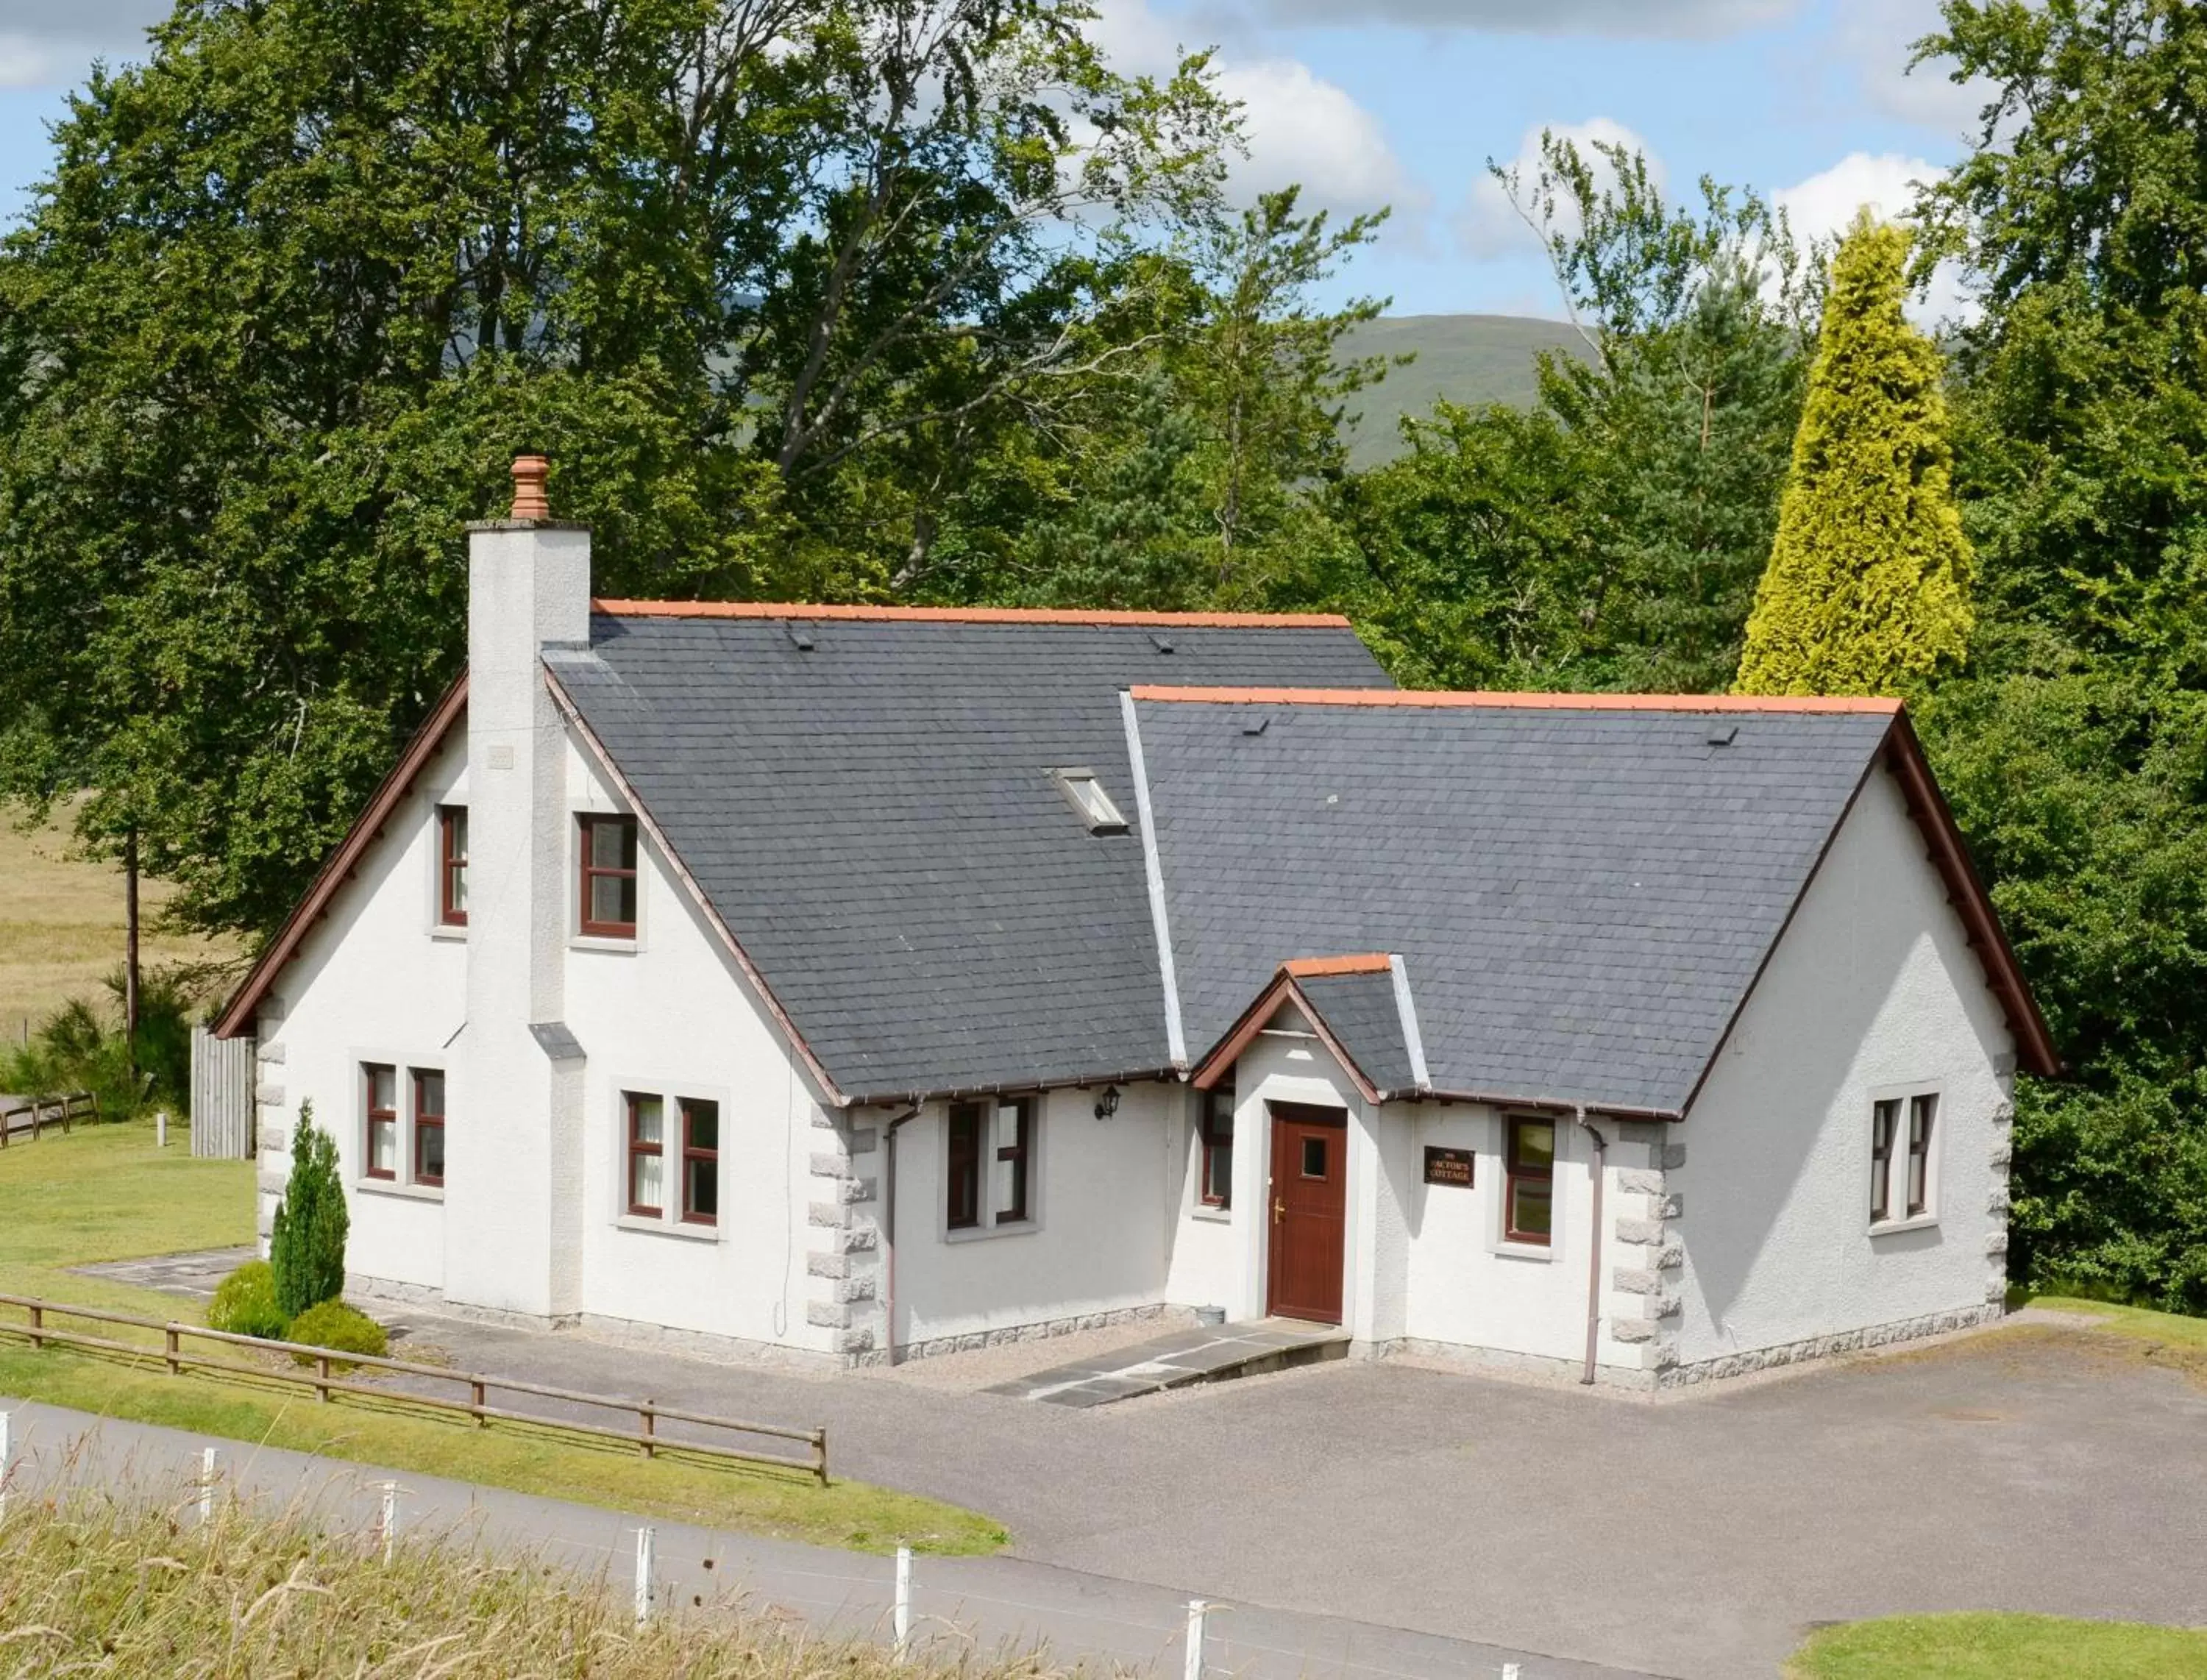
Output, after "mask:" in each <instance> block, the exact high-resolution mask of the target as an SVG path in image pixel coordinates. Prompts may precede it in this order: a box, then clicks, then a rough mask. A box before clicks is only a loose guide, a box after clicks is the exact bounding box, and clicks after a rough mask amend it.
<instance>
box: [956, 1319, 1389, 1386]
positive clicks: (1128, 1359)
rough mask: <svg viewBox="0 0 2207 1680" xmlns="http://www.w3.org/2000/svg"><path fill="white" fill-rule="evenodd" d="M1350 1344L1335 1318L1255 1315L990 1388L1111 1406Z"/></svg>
mask: <svg viewBox="0 0 2207 1680" xmlns="http://www.w3.org/2000/svg"><path fill="white" fill-rule="evenodd" d="M1348 1352H1349V1332H1348V1331H1347V1330H1343V1329H1342V1328H1341V1326H1340V1325H1338V1324H1304V1323H1302V1322H1301V1321H1300V1320H1297V1319H1293V1318H1258V1319H1253V1320H1252V1321H1250V1322H1248V1323H1247V1324H1217V1325H1213V1326H1210V1327H1207V1328H1198V1329H1195V1330H1174V1331H1171V1332H1169V1334H1167V1335H1164V1336H1152V1337H1151V1338H1150V1340H1148V1341H1147V1342H1137V1343H1135V1344H1134V1345H1133V1347H1131V1348H1120V1349H1119V1350H1118V1351H1117V1352H1115V1353H1111V1354H1098V1355H1097V1356H1096V1357H1094V1358H1092V1359H1086V1360H1075V1361H1074V1362H1073V1363H1072V1364H1070V1365H1061V1366H1052V1367H1051V1368H1050V1370H1047V1371H1038V1372H1033V1373H1032V1374H1031V1375H1029V1376H1026V1377H1021V1378H1016V1379H1014V1381H1011V1382H1008V1383H999V1384H996V1386H995V1387H993V1388H991V1389H990V1390H987V1392H989V1393H990V1394H1003V1395H1010V1396H1014V1397H1016V1398H1018V1399H1021V1400H1039V1401H1041V1402H1044V1404H1046V1405H1051V1406H1072V1407H1076V1408H1086V1407H1090V1406H1108V1405H1110V1404H1111V1403H1112V1402H1115V1401H1120V1400H1132V1399H1134V1398H1135V1397H1136V1396H1140V1395H1145V1394H1157V1393H1160V1392H1162V1391H1163V1390H1166V1389H1178V1388H1187V1387H1191V1386H1193V1384H1197V1383H1223V1382H1229V1381H1231V1380H1232V1379H1233V1378H1236V1377H1255V1376H1262V1375H1264V1374H1265V1372H1273V1371H1285V1370H1289V1369H1290V1368H1292V1367H1294V1366H1302V1365H1315V1364H1318V1363H1319V1362H1320V1361H1322V1360H1337V1359H1341V1358H1343V1357H1344V1356H1345V1355H1346V1354H1348Z"/></svg>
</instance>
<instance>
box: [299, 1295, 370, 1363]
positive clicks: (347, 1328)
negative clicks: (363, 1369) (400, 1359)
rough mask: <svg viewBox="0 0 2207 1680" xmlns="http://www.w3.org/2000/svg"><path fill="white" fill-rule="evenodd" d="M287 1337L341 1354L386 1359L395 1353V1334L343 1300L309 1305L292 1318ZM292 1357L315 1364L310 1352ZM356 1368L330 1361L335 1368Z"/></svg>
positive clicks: (305, 1344) (341, 1361) (301, 1361)
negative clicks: (389, 1332) (388, 1331)
mask: <svg viewBox="0 0 2207 1680" xmlns="http://www.w3.org/2000/svg"><path fill="white" fill-rule="evenodd" d="M284 1340H285V1341H287V1342H299V1343H301V1344H302V1346H305V1347H308V1348H334V1349H336V1350H337V1351H338V1353H341V1354H368V1356H369V1357H370V1358H373V1359H382V1358H385V1357H386V1355H388V1354H389V1353H390V1352H391V1337H390V1336H389V1335H388V1334H386V1331H385V1330H384V1328H383V1326H382V1325H381V1324H377V1323H376V1322H375V1320H374V1319H373V1318H369V1317H368V1314H367V1313H365V1312H362V1311H361V1310H360V1309H359V1308H358V1307H356V1306H346V1305H345V1304H344V1302H343V1301H341V1300H326V1301H323V1302H321V1303H320V1304H319V1305H317V1306H310V1307H308V1309H307V1310H306V1311H305V1312H302V1313H301V1314H300V1315H299V1316H298V1317H297V1318H294V1319H292V1320H291V1324H290V1329H289V1330H285V1331H284ZM291 1360H292V1363H293V1364H295V1365H312V1364H313V1363H314V1359H313V1356H312V1355H310V1354H292V1355H291ZM354 1368H355V1367H354V1366H351V1365H350V1364H347V1363H345V1362H344V1361H343V1360H332V1361H331V1362H330V1369H331V1370H332V1371H337V1372H344V1371H350V1370H353V1369H354Z"/></svg>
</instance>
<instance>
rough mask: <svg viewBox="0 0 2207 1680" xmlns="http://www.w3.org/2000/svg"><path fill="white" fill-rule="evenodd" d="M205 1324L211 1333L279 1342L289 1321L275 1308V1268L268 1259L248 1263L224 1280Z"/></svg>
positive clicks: (219, 1284)
mask: <svg viewBox="0 0 2207 1680" xmlns="http://www.w3.org/2000/svg"><path fill="white" fill-rule="evenodd" d="M206 1322H207V1328H208V1329H209V1330H228V1331H229V1332H230V1334H231V1335H232V1336H266V1337H268V1338H269V1339H270V1340H271V1341H277V1340H280V1339H281V1338H282V1336H283V1335H284V1330H285V1328H286V1325H287V1321H286V1320H285V1318H284V1309H283V1308H282V1307H280V1306H277V1305H276V1269H275V1268H274V1267H273V1266H272V1265H270V1264H268V1262H267V1261H266V1260H248V1261H247V1262H246V1263H245V1264H243V1265H242V1266H240V1267H238V1269H237V1270H236V1271H233V1272H232V1273H230V1276H227V1277H225V1278H224V1279H223V1280H222V1282H219V1283H218V1284H216V1285H215V1286H214V1299H213V1300H211V1301H209V1302H208V1303H207V1310H206Z"/></svg>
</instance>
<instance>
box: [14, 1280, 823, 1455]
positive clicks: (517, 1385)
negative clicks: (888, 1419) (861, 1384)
mask: <svg viewBox="0 0 2207 1680" xmlns="http://www.w3.org/2000/svg"><path fill="white" fill-rule="evenodd" d="M0 1307H14V1308H16V1309H18V1310H20V1311H21V1312H24V1313H25V1314H27V1318H28V1322H27V1323H25V1324H14V1323H10V1322H9V1321H8V1320H6V1319H4V1318H0V1336H20V1337H21V1338H23V1339H24V1340H26V1341H27V1342H29V1343H30V1344H31V1346H32V1347H33V1348H43V1347H45V1346H46V1345H47V1344H48V1343H49V1342H51V1343H53V1344H54V1345H56V1346H58V1347H67V1348H90V1349H92V1350H93V1351H95V1352H99V1353H108V1354H126V1355H129V1357H132V1358H134V1359H142V1360H159V1361H160V1362H161V1363H162V1364H164V1366H167V1368H168V1372H169V1374H170V1376H172V1377H174V1376H181V1375H182V1374H183V1372H185V1371H186V1370H187V1369H190V1370H198V1371H216V1372H230V1373H231V1374H233V1375H236V1376H242V1377H251V1378H260V1379H266V1380H271V1381H274V1382H278V1383H291V1384H297V1385H298V1386H301V1387H303V1388H311V1389H312V1390H314V1398H315V1399H316V1400H319V1401H323V1402H326V1401H328V1400H329V1398H330V1396H332V1395H335V1394H350V1395H361V1396H367V1397H368V1398H371V1399H375V1400H380V1401H386V1402H395V1403H398V1404H400V1405H403V1406H423V1407H428V1408H432V1409H434V1410H437V1411H441V1412H458V1413H461V1414H464V1415H466V1416H468V1417H470V1418H472V1419H473V1420H475V1427H476V1428H478V1429H483V1428H487V1427H488V1426H490V1425H491V1424H492V1423H493V1422H498V1423H517V1424H529V1425H531V1426H535V1427H537V1428H541V1429H553V1430H560V1431H564V1432H568V1433H571V1434H577V1435H584V1436H588V1437H589V1438H592V1439H595V1440H601V1441H619V1442H621V1443H623V1444H626V1445H630V1446H633V1447H635V1448H637V1450H639V1451H640V1452H642V1454H643V1456H644V1457H646V1458H654V1457H656V1456H658V1455H659V1454H660V1453H661V1452H679V1453H683V1454H687V1455H697V1456H702V1457H704V1458H707V1459H722V1460H728V1461H732V1462H739V1463H745V1464H771V1465H776V1466H779V1467H781V1468H784V1469H792V1470H802V1471H804V1472H805V1473H806V1474H810V1476H812V1477H813V1478H814V1479H815V1480H816V1481H818V1483H819V1484H820V1486H822V1487H825V1486H828V1432H827V1431H826V1430H825V1429H797V1428H792V1427H790V1426H787V1425H786V1424H773V1423H753V1422H749V1421H746V1420H744V1419H740V1418H722V1417H715V1416H713V1415H712V1414H709V1413H706V1412H691V1411H685V1410H681V1409H679V1408H675V1407H672V1406H661V1405H660V1404H659V1403H658V1402H656V1401H652V1400H625V1399H620V1398H617V1397H615V1396H611V1395H602V1394H581V1393H577V1391H575V1390H572V1389H558V1388H552V1387H550V1386H548V1385H547V1384H542V1383H525V1382H522V1381H520V1380H518V1379H517V1378H511V1377H492V1376H487V1375H484V1374H482V1373H481V1372H472V1371H452V1370H448V1369H446V1367H445V1366H436V1365H417V1364H415V1363H414V1362H412V1361H411V1360H394V1359H384V1358H380V1357H379V1356H376V1355H373V1354H350V1353H346V1352H344V1351H343V1350H341V1349H338V1348H314V1347H309V1346H307V1345H306V1344H304V1343H302V1342H278V1341H276V1340H274V1339H272V1338H271V1337H267V1336H237V1335H234V1334H232V1333H231V1332H230V1331H228V1330H206V1329H204V1328H202V1327H201V1326H200V1325H198V1324H179V1323H176V1321H175V1320H173V1319H171V1320H169V1321H166V1322H164V1321H163V1320H161V1319H158V1318H136V1317H134V1316H132V1315H131V1314H129V1313H127V1312H106V1311H105V1310H104V1309H100V1308H96V1307H90V1306H70V1305H69V1304H68V1303H67V1302H65V1301H57V1300H40V1299H39V1298H38V1297H37V1296H34V1295H10V1294H0ZM53 1318H81V1319H84V1320H87V1322H90V1323H93V1324H118V1325H124V1326H128V1327H129V1328H130V1329H133V1330H151V1331H153V1332H155V1333H156V1334H158V1336H160V1337H161V1345H160V1346H159V1347H158V1348H153V1347H152V1346H149V1345H147V1344H146V1343H142V1342H123V1341H118V1340H117V1339H116V1338H114V1337H112V1336H94V1335H92V1334H89V1333H88V1332H86V1331H83V1330H64V1329H60V1328H57V1326H55V1325H54V1324H52V1323H51V1322H50V1321H51V1319H53ZM188 1341H198V1342H215V1343H217V1344H218V1345H220V1346H223V1347H229V1348H252V1349H256V1350H258V1351H260V1352H263V1353H272V1354H287V1355H290V1357H291V1358H293V1359H294V1360H304V1361H307V1362H308V1363H310V1364H311V1365H312V1366H314V1369H313V1371H312V1372H311V1373H309V1372H304V1371H297V1372H293V1371H284V1370H278V1369H275V1368H272V1367H270V1366H260V1365H245V1364H241V1363H240V1362H238V1361H237V1360H225V1359H217V1358H213V1357H211V1356H210V1355H208V1354H200V1353H194V1352H193V1351H191V1350H190V1349H189V1348H187V1347H186V1346H185V1343H186V1342H188ZM352 1366H367V1367H368V1368H370V1369H373V1370H376V1371H387V1372H394V1373H396V1374H398V1375H400V1376H405V1377H425V1378H433V1379H434V1380H436V1381H438V1382H444V1383H452V1384H456V1385H458V1386H459V1387H462V1388H464V1389H466V1390H467V1391H468V1397H467V1398H466V1399H465V1400H447V1399H444V1398H442V1397H440V1396H436V1395H425V1394H414V1393H411V1392H410V1391H408V1390H404V1389H390V1388H380V1387H377V1386H375V1385H374V1384H368V1383H359V1382H353V1381H350V1380H348V1379H347V1378H346V1376H345V1375H344V1372H345V1371H346V1370H348V1369H350V1367H352ZM493 1390H497V1391H499V1392H500V1393H503V1394H518V1395H528V1396H532V1397H535V1398H537V1399H541V1400H557V1401H561V1402H565V1403H566V1404H568V1405H571V1406H595V1407H599V1408H603V1409H605V1410H607V1411H609V1412H613V1413H617V1414H630V1415H632V1416H633V1417H634V1418H635V1420H636V1427H635V1428H634V1429H632V1430H631V1429H620V1428H613V1427H611V1426H607V1425H604V1424H595V1423H578V1422H576V1421H574V1420H571V1419H568V1418H562V1417H553V1416H550V1415H547V1414H544V1413H542V1412H528V1411H519V1410H515V1409H511V1408H505V1407H500V1406H493V1405H491V1404H489V1403H488V1396H489V1395H490V1393H491V1392H492V1391H493ZM662 1422H673V1423H685V1424H689V1425H691V1426H694V1427H697V1428H700V1429H716V1430H720V1431H722V1432H725V1433H728V1434H735V1435H751V1436H760V1437H764V1438H769V1439H774V1440H784V1441H798V1442H801V1443H803V1444H804V1445H805V1446H806V1447H808V1448H810V1452H809V1453H808V1454H807V1455H806V1456H803V1457H798V1456H792V1455H791V1454H788V1453H778V1452H767V1451H762V1450H754V1449H751V1448H744V1447H733V1446H725V1445H721V1444H718V1443H715V1442H709V1441H695V1440H689V1439H677V1438H670V1437H667V1436H663V1435H661V1433H660V1432H659V1426H660V1424H661V1423H662Z"/></svg>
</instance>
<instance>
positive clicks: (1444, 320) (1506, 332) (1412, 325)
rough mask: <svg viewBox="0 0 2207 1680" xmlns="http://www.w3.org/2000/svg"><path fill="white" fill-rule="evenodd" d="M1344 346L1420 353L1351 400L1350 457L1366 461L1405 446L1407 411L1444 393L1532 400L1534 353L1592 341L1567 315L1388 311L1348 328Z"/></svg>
mask: <svg viewBox="0 0 2207 1680" xmlns="http://www.w3.org/2000/svg"><path fill="white" fill-rule="evenodd" d="M1342 349H1343V354H1344V355H1347V356H1400V355H1402V354H1403V353H1404V352H1405V351H1411V350H1414V351H1415V352H1416V353H1417V358H1418V359H1417V360H1416V361H1415V362H1412V363H1411V364H1410V365H1409V367H1407V368H1394V369H1392V370H1391V371H1390V372H1389V374H1388V375H1387V377H1386V378H1385V380H1382V381H1381V382H1380V383H1379V385H1378V386H1374V387H1373V389H1371V390H1369V391H1362V392H1358V393H1357V394H1356V396H1355V398H1354V399H1352V401H1351V402H1350V404H1349V407H1350V409H1351V410H1352V412H1355V413H1357V414H1358V415H1359V416H1360V418H1359V419H1358V421H1357V422H1356V423H1355V425H1353V426H1351V427H1349V457H1350V459H1351V460H1352V461H1354V462H1355V464H1356V465H1358V466H1360V467H1368V466H1371V465H1373V464H1374V463H1377V462H1380V461H1385V460H1386V459H1387V458H1388V457H1391V456H1392V455H1395V454H1397V453H1399V452H1400V451H1401V449H1402V440H1401V438H1400V436H1399V435H1398V434H1397V430H1396V422H1397V421H1399V420H1400V419H1401V418H1402V417H1403V416H1404V415H1406V414H1414V415H1419V416H1424V415H1427V414H1430V413H1431V412H1432V406H1433V404H1434V403H1435V402H1436V401H1438V399H1439V398H1443V397H1445V398H1448V399H1449V401H1450V402H1451V403H1461V404H1464V405H1465V406H1466V407H1467V408H1470V407H1476V406H1477V405H1478V404H1481V403H1509V404H1515V405H1517V406H1520V407H1523V406H1529V405H1530V404H1531V403H1532V401H1533V398H1534V395H1535V394H1536V392H1537V391H1538V389H1539V387H1538V386H1537V385H1536V384H1535V383H1534V362H1533V358H1534V356H1536V355H1537V354H1538V353H1539V352H1540V351H1541V350H1562V351H1564V352H1565V353H1566V354H1571V355H1579V356H1583V355H1585V354H1586V343H1585V341H1584V340H1583V339H1582V338H1580V337H1579V335H1578V333H1577V332H1576V331H1575V330H1574V329H1573V328H1572V327H1571V326H1570V325H1569V324H1568V323H1567V322H1564V321H1554V320H1538V319H1536V318H1534V317H1533V316H1529V315H1385V316H1382V317H1381V318H1380V319H1379V320H1375V321H1372V322H1370V323H1368V324H1367V325H1366V326H1360V327H1358V328H1357V329H1356V330H1355V332H1352V333H1350V334H1349V337H1348V338H1347V339H1346V340H1344V341H1343V346H1342Z"/></svg>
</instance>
